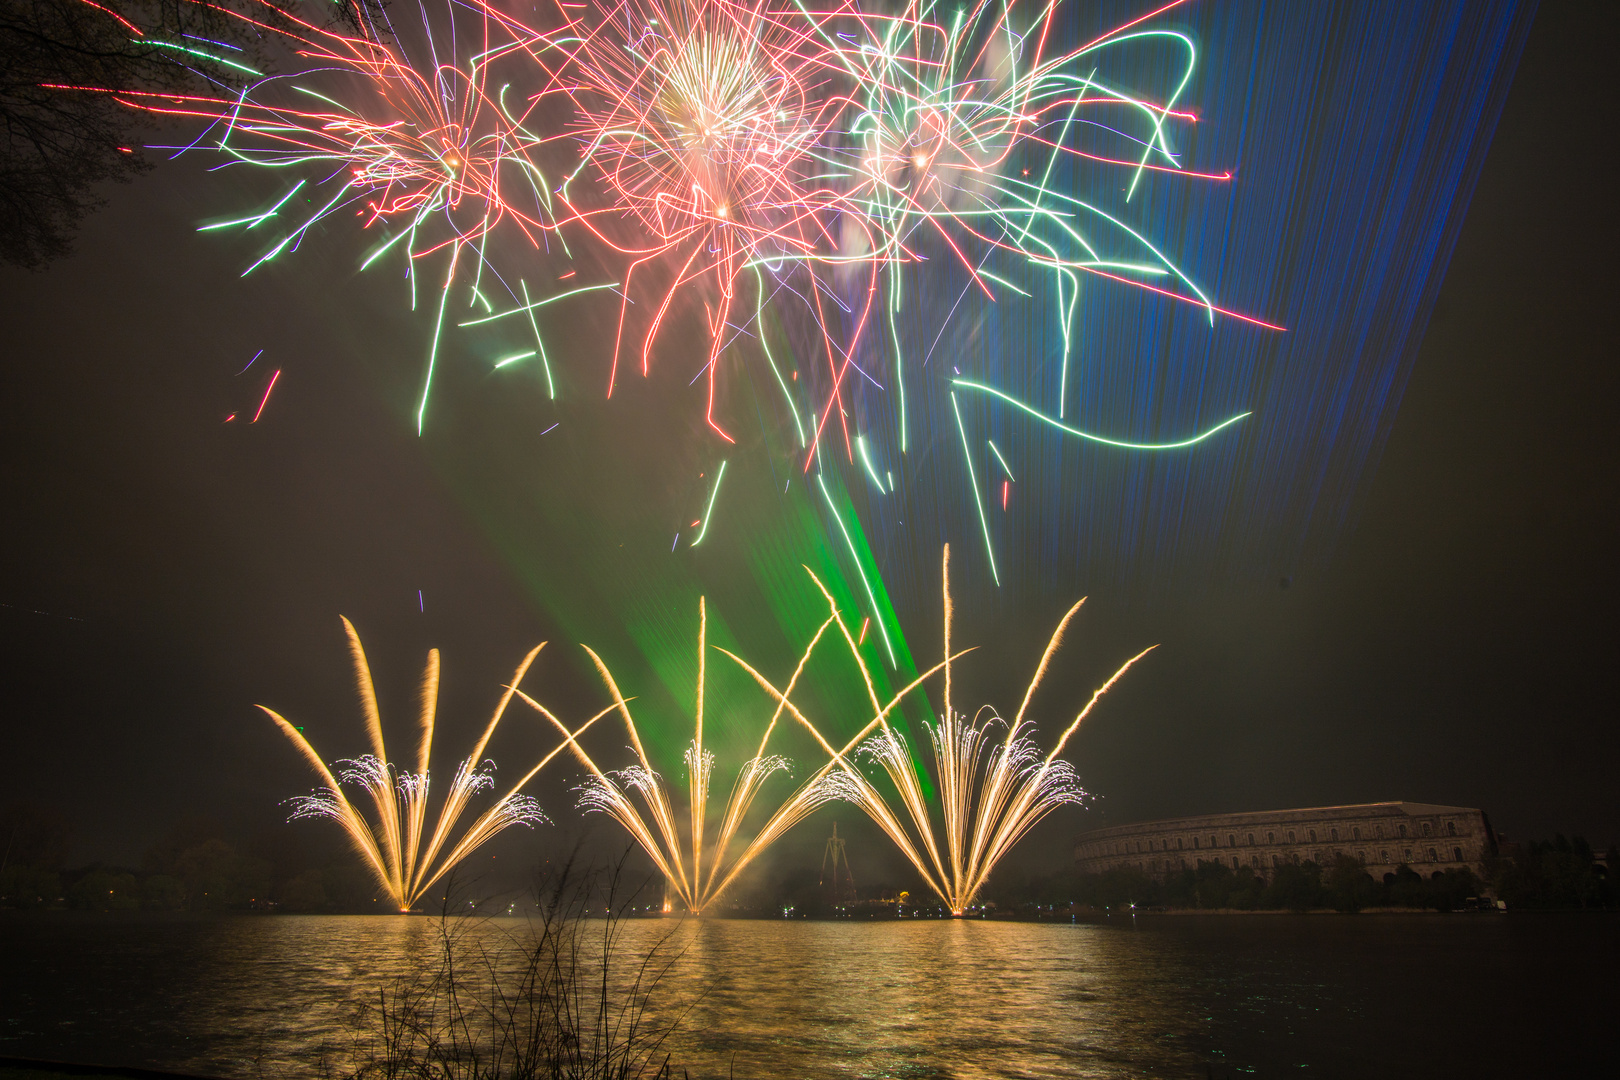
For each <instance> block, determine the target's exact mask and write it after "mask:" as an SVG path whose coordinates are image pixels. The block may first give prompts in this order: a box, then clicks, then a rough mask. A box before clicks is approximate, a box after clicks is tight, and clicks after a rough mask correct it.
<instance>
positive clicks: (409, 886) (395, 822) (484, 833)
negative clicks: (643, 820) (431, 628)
mask: <svg viewBox="0 0 1620 1080" xmlns="http://www.w3.org/2000/svg"><path fill="white" fill-rule="evenodd" d="M343 628H344V630H345V631H346V632H347V633H348V637H349V652H350V655H351V656H352V658H353V661H354V673H355V682H356V684H357V688H358V689H359V691H360V703H361V707H362V708H363V709H364V711H365V717H366V734H367V736H368V737H369V738H370V742H371V753H369V754H366V755H363V756H361V757H358V758H353V759H349V760H345V761H341V762H339V763H338V765H339V766H341V768H340V769H339V770H338V772H337V774H336V775H334V774H333V771H332V769H331V768H330V767H328V766H327V764H326V762H325V761H323V760H322V759H321V756H320V755H319V754H317V753H316V752H315V748H314V747H313V746H311V745H310V742H309V740H308V739H306V738H304V734H303V732H302V731H300V730H299V729H298V728H297V727H294V726H293V725H292V724H291V723H289V722H288V721H287V720H286V719H285V718H284V717H282V716H281V714H279V713H277V712H275V711H274V710H272V709H269V708H267V707H265V706H263V705H260V706H259V708H260V709H262V710H263V711H264V712H265V713H266V714H268V715H269V717H270V719H271V720H273V721H275V723H276V726H277V727H278V728H280V729H281V732H282V734H284V735H286V736H287V738H288V739H290V740H291V741H292V744H293V745H294V746H295V747H297V748H298V751H299V752H300V753H301V754H303V755H304V759H305V761H306V762H307V763H308V764H309V766H310V767H311V768H312V769H314V770H315V772H316V774H317V775H319V776H320V778H321V780H322V782H323V786H322V788H320V789H318V790H317V791H315V792H314V793H313V794H310V795H304V796H300V797H298V798H297V799H294V800H293V803H294V806H293V815H292V816H293V818H294V819H297V818H307V817H324V818H330V819H332V820H333V821H335V822H337V823H338V825H339V826H341V827H342V829H343V831H344V832H345V833H346V834H347V835H348V838H349V842H350V843H351V844H352V845H353V846H354V849H355V851H356V852H358V853H359V855H360V857H361V858H362V859H363V860H364V861H365V863H366V867H367V869H369V870H370V871H371V873H372V876H373V877H375V878H376V880H377V883H378V885H380V886H381V887H382V890H383V891H384V892H385V893H386V894H387V895H388V898H389V900H390V901H392V902H393V903H394V904H395V905H396V906H397V907H398V909H399V910H400V911H402V912H405V911H409V910H411V908H412V907H413V906H414V905H415V904H416V902H417V901H418V900H419V899H421V897H422V895H423V894H424V893H425V892H426V891H427V890H428V889H429V888H431V887H432V886H433V884H434V883H435V882H437V881H438V880H439V879H440V878H442V877H444V875H445V874H447V873H449V872H450V871H451V870H452V869H453V868H454V867H455V866H456V864H458V863H460V862H461V861H462V860H463V859H465V858H466V857H467V856H469V855H471V854H472V853H473V852H474V851H476V850H477V849H478V848H479V847H481V846H482V845H483V844H484V843H486V842H487V841H489V840H490V839H491V838H493V837H494V836H496V835H497V834H498V833H500V832H502V831H503V830H505V829H507V828H509V827H511V826H513V825H532V824H534V823H536V822H540V821H544V820H545V815H544V814H542V813H541V812H540V807H539V804H537V803H536V802H535V801H534V800H533V799H531V798H529V797H528V796H526V795H522V794H520V792H521V791H522V790H523V787H524V785H525V784H527V783H528V782H529V781H530V780H532V779H534V776H535V774H536V773H538V772H539V771H540V770H541V769H543V768H544V767H545V766H546V765H547V764H548V763H549V762H550V761H551V759H552V758H554V757H556V756H557V754H558V753H560V752H561V751H562V749H563V746H567V745H571V742H572V739H573V738H574V737H575V736H576V735H578V734H579V733H580V732H583V731H584V730H585V728H588V727H589V726H590V725H589V724H586V725H585V726H584V727H582V728H581V729H580V732H568V731H564V735H565V741H564V743H563V746H559V747H557V749H555V750H553V751H552V752H551V753H549V754H547V755H546V756H545V757H544V758H542V759H541V761H540V762H539V764H537V765H535V767H534V768H532V769H530V770H529V771H528V772H527V773H525V774H524V776H523V778H522V779H520V780H519V781H518V782H517V783H516V784H513V785H512V787H511V788H510V789H509V790H508V791H507V792H506V794H504V795H502V796H501V797H500V798H499V799H497V800H496V801H495V802H494V804H493V805H491V806H490V807H489V808H488V809H486V810H485V811H484V812H483V813H481V814H479V815H478V817H477V818H476V819H475V820H474V821H473V823H472V824H471V825H470V826H468V827H467V829H466V830H465V831H463V832H462V834H461V835H460V837H459V838H458V839H456V840H454V841H453V842H452V840H451V834H452V832H453V831H454V830H455V826H456V822H457V821H458V820H459V819H460V818H461V816H462V814H463V813H464V812H465V811H466V809H467V804H468V802H469V801H470V800H471V798H472V797H473V796H474V795H475V794H477V793H479V792H481V791H486V790H489V789H491V788H493V787H494V785H495V778H494V776H493V775H492V770H493V765H492V764H490V763H488V762H486V761H484V759H483V754H484V749H485V747H487V746H488V745H489V741H490V739H491V737H493V736H494V734H495V728H496V726H497V725H498V724H500V722H501V718H502V717H503V716H504V715H505V714H506V707H507V705H508V704H509V703H510V702H511V700H512V696H513V695H514V694H516V693H519V692H520V691H518V689H517V685H518V683H520V682H521V681H522V680H523V676H524V674H525V673H526V672H527V671H528V670H529V665H530V664H532V663H534V659H535V657H536V656H538V655H539V654H540V650H541V649H542V648H544V647H545V646H544V643H542V644H540V645H536V646H535V647H534V648H533V649H532V650H531V651H530V652H529V655H527V656H525V657H524V658H523V662H522V663H521V664H519V665H518V667H517V671H516V673H515V674H514V675H513V676H512V683H511V685H510V686H509V687H507V689H506V692H505V693H504V694H502V695H501V700H500V703H499V704H498V705H496V707H495V715H494V716H493V717H492V718H491V719H490V722H489V725H488V726H487V727H485V728H484V733H483V735H482V736H481V737H480V738H479V740H478V743H477V745H475V746H474V747H473V750H472V753H470V754H468V755H467V757H466V758H465V759H464V760H462V761H461V762H460V764H458V765H457V766H456V773H455V778H454V779H453V780H452V781H451V784H450V792H449V794H448V795H447V796H446V797H445V800H444V803H443V805H442V806H441V807H440V809H439V816H438V821H437V823H436V824H435V825H434V826H433V829H432V831H431V833H430V832H429V831H428V829H427V821H428V794H429V793H428V758H429V756H430V754H431V752H432V749H433V730H434V724H435V719H436V714H437V707H438V696H439V651H438V650H437V649H434V650H432V651H430V652H429V653H428V660H427V667H426V668H425V669H424V671H423V673H422V684H421V715H420V728H421V734H420V737H419V740H418V743H417V759H416V769H415V771H414V772H407V771H404V770H400V769H396V768H395V767H394V766H393V765H392V764H390V763H389V760H388V751H387V749H386V747H385V746H384V744H383V732H382V717H381V714H380V713H379V711H378V709H377V694H376V690H375V688H374V686H373V684H372V680H371V668H370V665H368V664H367V662H366V654H365V650H364V648H362V647H361V644H360V635H359V634H357V633H356V632H355V629H354V626H353V625H352V624H351V623H350V622H349V620H348V619H344V620H343ZM344 784H354V785H358V786H359V787H361V788H364V789H365V792H366V794H367V795H369V796H370V797H371V802H372V807H373V809H374V811H375V814H374V820H373V821H367V820H366V817H365V815H364V814H363V813H361V811H360V810H359V809H358V808H357V807H356V806H355V805H354V803H353V802H351V801H350V799H349V797H348V795H347V794H346V793H345V792H344V790H343V785H344Z"/></svg>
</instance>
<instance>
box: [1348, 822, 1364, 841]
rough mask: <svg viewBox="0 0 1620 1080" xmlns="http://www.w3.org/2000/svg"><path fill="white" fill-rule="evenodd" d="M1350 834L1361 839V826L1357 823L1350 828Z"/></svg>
mask: <svg viewBox="0 0 1620 1080" xmlns="http://www.w3.org/2000/svg"><path fill="white" fill-rule="evenodd" d="M1350 835H1351V836H1352V837H1354V838H1355V839H1357V840H1360V839H1361V826H1360V825H1357V826H1355V827H1354V828H1352V829H1351V830H1350Z"/></svg>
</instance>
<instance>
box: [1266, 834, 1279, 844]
mask: <svg viewBox="0 0 1620 1080" xmlns="http://www.w3.org/2000/svg"><path fill="white" fill-rule="evenodd" d="M1276 842H1277V834H1276V833H1274V832H1268V833H1266V843H1268V844H1275V843H1276Z"/></svg>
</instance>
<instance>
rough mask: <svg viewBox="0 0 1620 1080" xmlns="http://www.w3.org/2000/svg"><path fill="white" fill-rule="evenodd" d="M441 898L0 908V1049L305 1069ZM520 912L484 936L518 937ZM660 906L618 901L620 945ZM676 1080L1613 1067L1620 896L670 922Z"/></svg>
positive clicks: (398, 969) (405, 954) (1592, 1070)
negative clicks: (1561, 904)
mask: <svg viewBox="0 0 1620 1080" xmlns="http://www.w3.org/2000/svg"><path fill="white" fill-rule="evenodd" d="M434 926H435V920H432V919H426V918H390V917H359V916H356V917H344V916H331V917H326V916H307V917H303V916H269V917H220V918H173V919H158V918H139V917H134V916H126V917H120V916H99V917H90V916H85V917H77V916H72V915H67V914H60V913H46V914H44V915H22V914H18V915H15V916H11V917H7V918H4V919H0V1055H8V1056H17V1057H37V1058H52V1059H59V1060H73V1061H92V1062H98V1063H107V1064H122V1065H140V1066H147V1067H154V1068H168V1069H174V1070H178V1071H185V1072H193V1073H200V1074H208V1075H216V1076H223V1077H240V1078H244V1080H255V1078H258V1077H282V1076H286V1077H294V1078H300V1077H314V1076H317V1075H319V1073H320V1069H321V1062H322V1061H323V1060H325V1061H328V1062H331V1061H333V1060H334V1059H335V1058H336V1057H338V1056H340V1054H341V1049H342V1048H343V1047H344V1046H346V1045H348V1040H349V1039H350V1038H351V1030H352V1029H351V1026H350V1025H351V1017H352V1015H353V1011H354V1007H355V1004H356V1003H357V1002H358V1001H359V1000H360V999H362V998H365V997H375V995H376V993H377V990H378V988H379V987H380V986H381V985H383V984H384V983H386V982H387V981H388V980H389V979H390V978H392V977H394V976H397V975H400V974H404V973H406V972H408V971H410V970H411V969H412V968H413V967H420V966H421V965H424V964H428V963H431V961H432V958H433V957H434V955H435V940H436V938H435V928H434ZM523 928H524V924H523V923H522V922H521V921H520V920H513V919H501V920H491V921H489V922H488V923H485V924H481V926H480V928H479V929H478V931H477V932H478V933H481V934H489V935H492V936H494V937H499V936H501V935H506V934H521V933H522V932H523ZM670 928H671V924H670V923H669V922H660V921H656V920H653V921H647V922H640V923H630V924H627V931H626V932H627V937H628V938H629V939H630V943H631V944H632V945H635V944H637V943H641V942H648V941H651V940H652V936H653V935H655V934H659V933H663V932H666V931H668V930H669V929H670ZM675 934H676V944H677V945H678V946H679V948H680V950H681V951H680V956H679V959H678V961H677V962H676V966H675V968H674V969H673V970H672V972H671V974H670V976H669V978H668V979H666V980H665V982H664V984H663V985H662V986H661V987H660V988H659V995H660V1000H661V1001H662V1002H664V1004H665V1005H666V1007H669V1008H675V1009H688V1008H689V1010H690V1011H688V1012H687V1013H686V1015H685V1018H684V1020H683V1022H682V1025H681V1028H680V1030H679V1032H678V1033H677V1035H676V1036H675V1038H674V1040H673V1041H672V1042H671V1043H670V1044H669V1046H668V1047H667V1048H668V1049H669V1051H670V1052H671V1053H672V1054H673V1061H674V1063H675V1065H676V1066H677V1075H679V1068H680V1067H685V1068H686V1069H688V1070H689V1071H690V1074H691V1075H692V1076H693V1077H694V1078H695V1077H725V1076H728V1075H735V1076H736V1077H740V1078H750V1077H773V1078H775V1077H781V1078H787V1077H803V1078H807V1080H822V1078H827V1080H831V1078H856V1077H873V1078H877V1077H884V1078H887V1077H896V1078H899V1077H906V1078H934V1077H938V1078H946V1077H951V1078H961V1080H975V1078H992V1077H994V1078H1002V1077H1032V1078H1035V1077H1039V1078H1045V1077H1097V1078H1123V1077H1140V1076H1172V1077H1199V1078H1205V1077H1208V1076H1210V1075H1214V1076H1217V1077H1227V1076H1256V1077H1268V1076H1284V1075H1289V1076H1304V1077H1344V1078H1346V1080H1361V1078H1371V1077H1408V1076H1409V1077H1468V1078H1475V1077H1513V1078H1515V1080H1522V1078H1526V1077H1537V1076H1620V1045H1617V1041H1616V1039H1617V1037H1616V1034H1615V1032H1616V1030H1617V1029H1620V1024H1617V1023H1616V1017H1617V1016H1620V1008H1617V1006H1620V983H1617V981H1616V978H1617V975H1620V918H1616V917H1614V916H1609V915H1588V916H1581V915H1568V916H1560V915H1530V914H1509V915H1505V916H1503V915H1487V914H1480V915H1452V916H1438V915H1430V916H1418V915H1411V916H1408V915H1361V916H1340V917H1335V916H1328V915H1309V916H1285V915H1257V916H1143V917H1140V918H1136V919H1131V918H1128V917H1127V918H1121V919H1114V920H1110V921H1107V922H1104V923H1100V924H1095V923H1094V924H1080V925H1068V924H1033V923H1008V922H981V921H956V922H932V921H919V922H911V921H907V922H881V923H847V922H821V923H811V922H770V921H740V920H739V921H726V920H703V921H687V922H685V923H682V924H679V925H677V926H676V927H675Z"/></svg>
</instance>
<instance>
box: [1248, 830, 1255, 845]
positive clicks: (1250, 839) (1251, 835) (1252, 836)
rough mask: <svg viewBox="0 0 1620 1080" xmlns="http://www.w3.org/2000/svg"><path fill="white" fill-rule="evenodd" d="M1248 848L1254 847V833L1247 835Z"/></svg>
mask: <svg viewBox="0 0 1620 1080" xmlns="http://www.w3.org/2000/svg"><path fill="white" fill-rule="evenodd" d="M1249 846H1250V847H1254V833H1250V834H1249Z"/></svg>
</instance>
